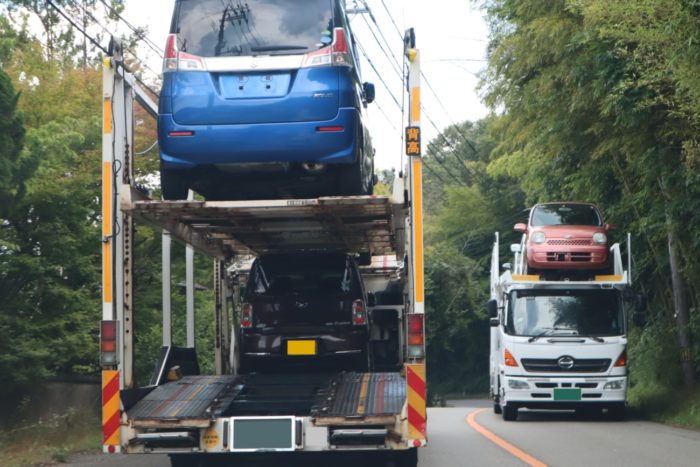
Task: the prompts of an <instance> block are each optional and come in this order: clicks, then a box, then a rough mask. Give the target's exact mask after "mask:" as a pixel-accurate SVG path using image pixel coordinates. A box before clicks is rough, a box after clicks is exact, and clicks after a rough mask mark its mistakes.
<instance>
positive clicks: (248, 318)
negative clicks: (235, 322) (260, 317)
mask: <svg viewBox="0 0 700 467" xmlns="http://www.w3.org/2000/svg"><path fill="white" fill-rule="evenodd" d="M241 327H242V328H243V329H250V328H252V327H253V305H251V304H250V303H244V304H243V309H242V311H241Z"/></svg>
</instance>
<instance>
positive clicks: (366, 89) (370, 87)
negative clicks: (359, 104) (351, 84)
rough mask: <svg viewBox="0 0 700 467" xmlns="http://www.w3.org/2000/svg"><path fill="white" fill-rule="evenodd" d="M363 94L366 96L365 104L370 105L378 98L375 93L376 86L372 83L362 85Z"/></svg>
mask: <svg viewBox="0 0 700 467" xmlns="http://www.w3.org/2000/svg"><path fill="white" fill-rule="evenodd" d="M362 92H363V94H364V96H363V97H364V99H365V102H366V103H368V104H371V103H372V102H374V98H375V97H376V95H375V92H374V84H372V83H363V84H362Z"/></svg>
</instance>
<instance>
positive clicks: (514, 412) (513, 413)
mask: <svg viewBox="0 0 700 467" xmlns="http://www.w3.org/2000/svg"><path fill="white" fill-rule="evenodd" d="M501 410H502V411H503V414H502V415H503V420H505V421H507V422H513V421H515V420H517V419H518V408H517V407H515V406H512V405H508V404H506V405H502V406H501Z"/></svg>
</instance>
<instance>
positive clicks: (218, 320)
mask: <svg viewBox="0 0 700 467" xmlns="http://www.w3.org/2000/svg"><path fill="white" fill-rule="evenodd" d="M222 268H223V264H222V262H221V261H219V260H218V259H215V260H214V367H215V371H216V374H217V375H222V374H224V365H225V362H226V356H225V355H223V353H222V352H223V348H224V346H222V345H221V344H222V337H223V332H222V330H223V316H222V313H223V311H222V310H223V306H222V300H224V298H223V297H224V296H223V290H222V278H221V270H222Z"/></svg>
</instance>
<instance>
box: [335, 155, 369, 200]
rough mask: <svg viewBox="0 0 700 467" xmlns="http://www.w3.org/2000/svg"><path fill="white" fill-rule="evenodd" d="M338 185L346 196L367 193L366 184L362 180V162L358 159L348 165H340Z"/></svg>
mask: <svg viewBox="0 0 700 467" xmlns="http://www.w3.org/2000/svg"><path fill="white" fill-rule="evenodd" d="M340 186H341V187H342V192H343V194H344V195H346V196H358V195H366V194H367V184H366V183H365V180H364V174H363V170H362V162H361V161H358V162H357V163H353V164H352V165H350V166H343V167H341V172H340Z"/></svg>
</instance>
